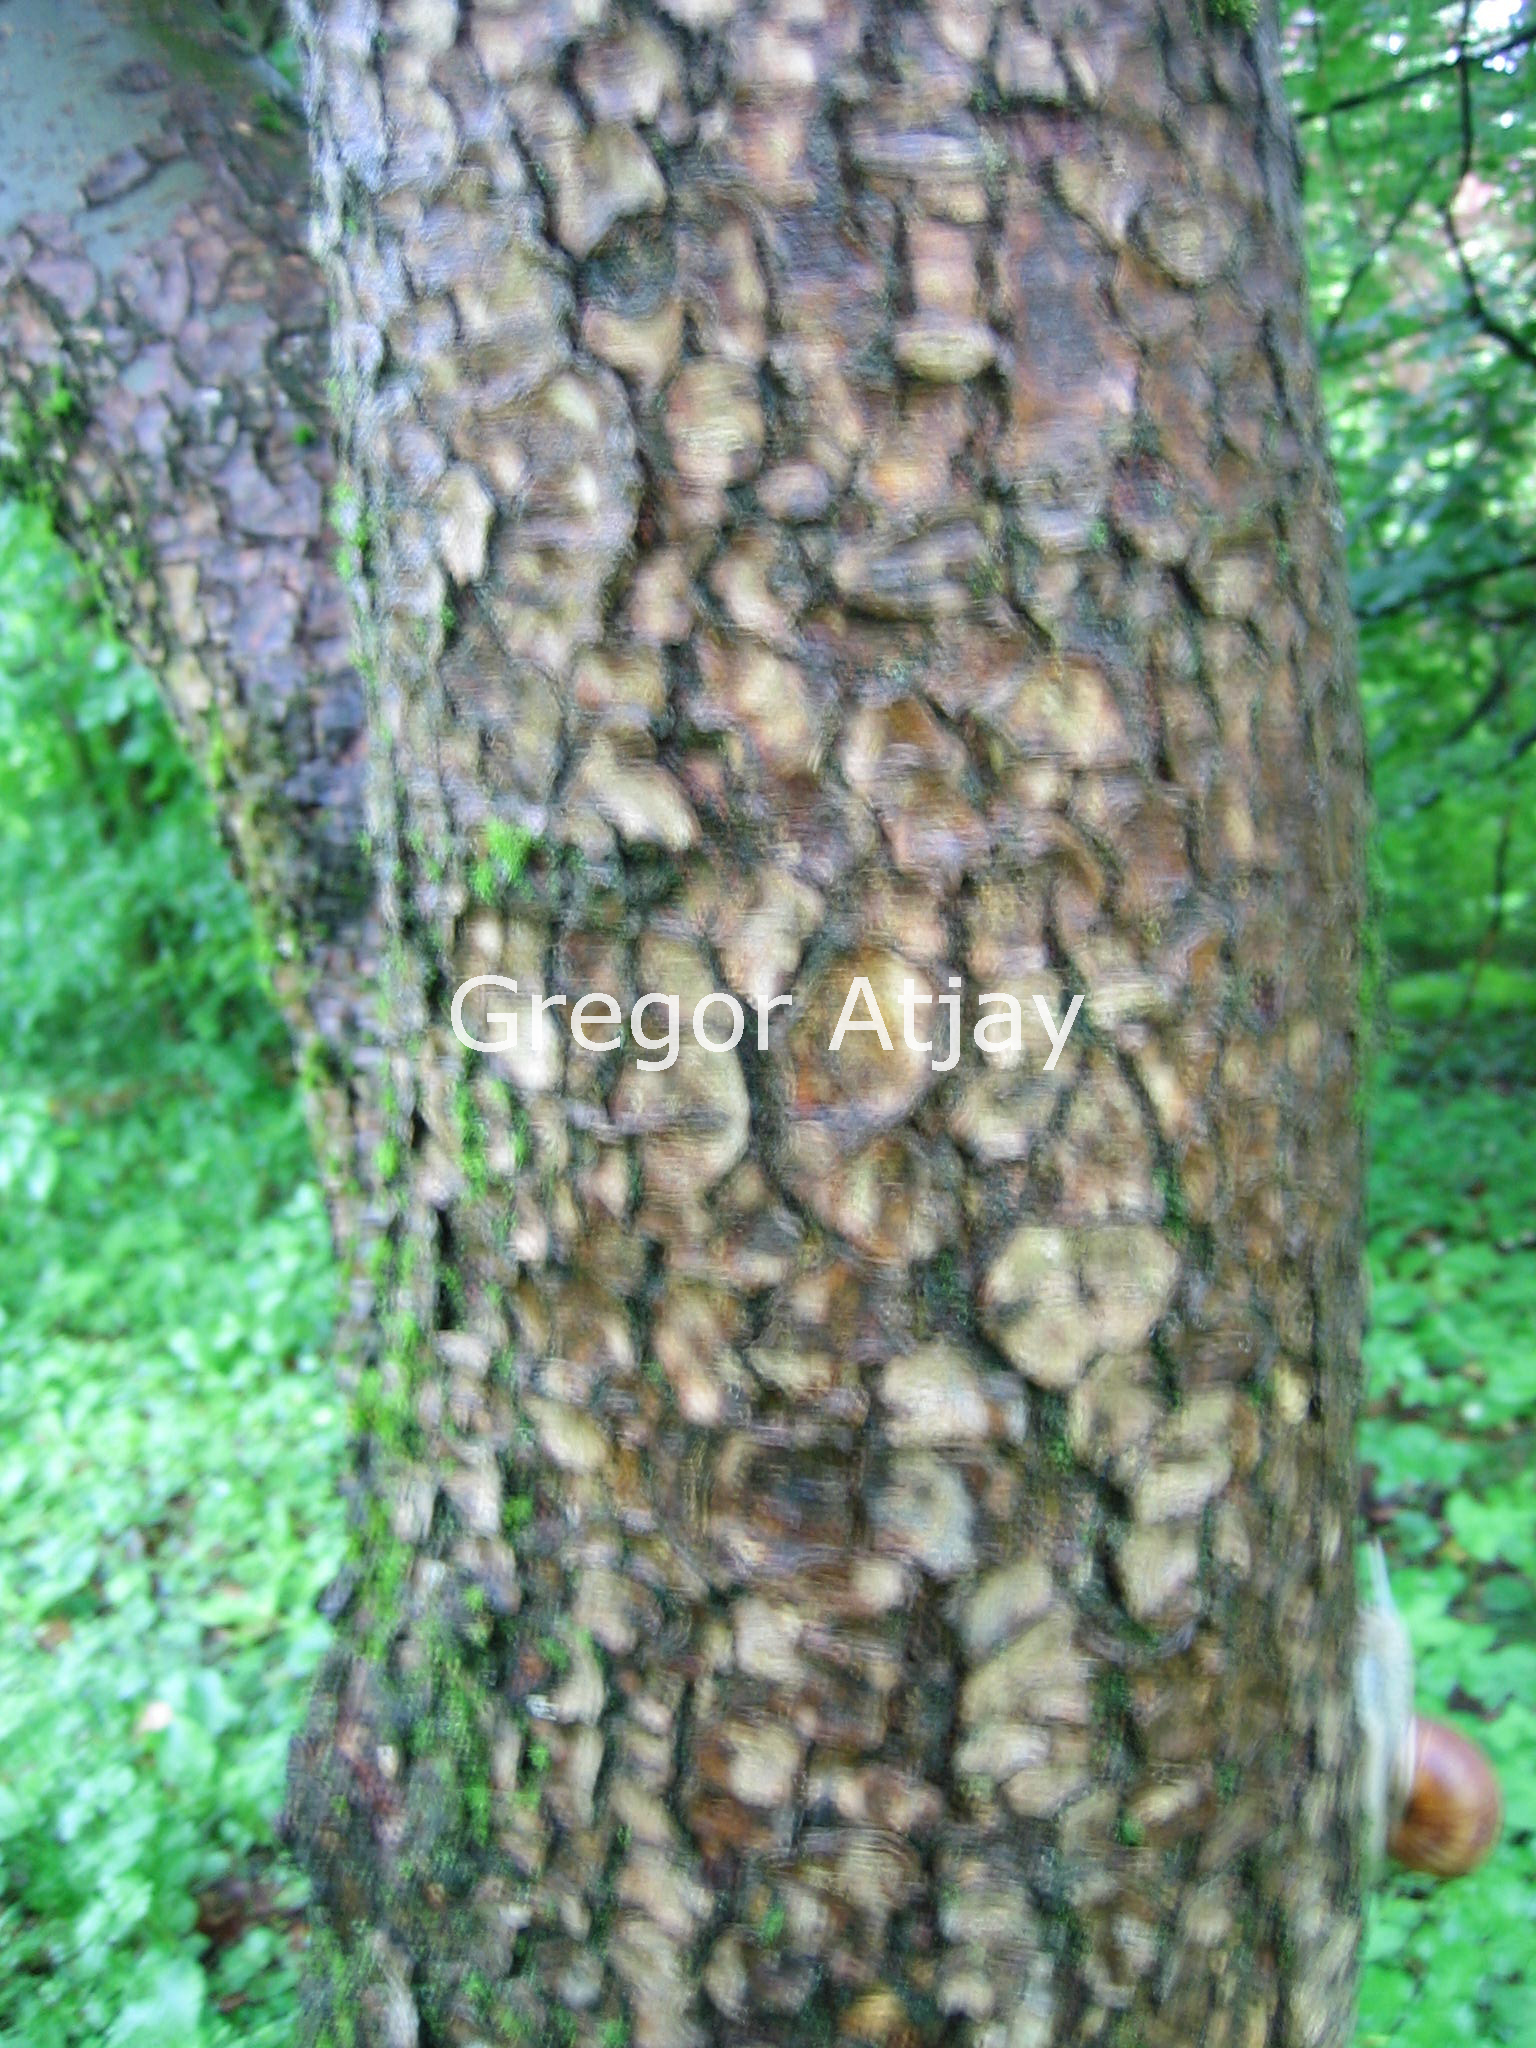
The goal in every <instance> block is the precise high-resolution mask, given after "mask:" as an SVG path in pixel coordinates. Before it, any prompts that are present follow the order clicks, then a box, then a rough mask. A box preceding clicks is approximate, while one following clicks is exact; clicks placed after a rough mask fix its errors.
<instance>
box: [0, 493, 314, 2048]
mask: <svg viewBox="0 0 1536 2048" xmlns="http://www.w3.org/2000/svg"><path fill="white" fill-rule="evenodd" d="M0 592H3V599H0V819H3V822H0V983H3V985H4V988H5V994H6V1012H7V1018H8V1022H9V1027H10V1029H9V1038H8V1055H9V1056H8V1058H7V1060H6V1063H5V1067H4V1070H3V1072H0V1518H3V1525H4V1530H5V1558H4V1569H3V1576H0V1754H3V1756H4V1758H5V1768H4V1775H3V1778H0V1949H3V1951H4V1955H5V1967H4V1971H3V1974H0V2038H3V2039H5V2040H6V2041H8V2042H14V2043H16V2044H17V2048H74V2044H77V2043H78V2044H82V2048H83V2044H86V2043H90V2044H92V2048H95V2044H106V2048H222V2044H226V2043H233V2042H236V2041H240V2042H247V2043H253V2042H261V2043H271V2044H272V2048H278V2044H286V2043H287V2042H288V2041H289V2040H290V2039H291V2038H292V2034H293V2028H294V2014H295V2005H294V1964H295V1947H296V1944H297V1942H298V1941H299V1939H300V1938H301V1933H302V1923H301V1921H300V1919H299V1916H298V1908H299V1906H300V1905H301V1903H302V1901H301V1894H300V1892H299V1889H298V1887H297V1886H296V1884H295V1881H294V1878H293V1874H292V1873H291V1871H289V1870H288V1869H286V1868H285V1866H284V1865H283V1863H282V1861H281V1858H280V1857H279V1856H278V1855H277V1854H276V1852H275V1849H274V1845H273V1840H272V1823H273V1817H274V1815H275V1813H276V1811H277V1809H278V1808H279V1806H280V1804H281V1800H282V1791H283V1774H284V1764H285V1754H286V1747H287V1743H288V1741H289V1738H290V1736H291V1734H292V1732H293V1729H294V1727H295V1725H296V1723H297V1719H298V1716H299V1713H300V1711H301V1706H302V1701H303V1697H304V1692H305V1687H306V1683H307V1679H308V1675H309V1673H310V1671H311V1669H312V1668H313V1665H314V1662H315V1660H316V1658H317V1656H318V1654H319V1652H320V1649H321V1647H322V1644H323V1641H324V1637H325V1627H324V1624H323V1623H322V1622H321V1621H320V1620H319V1619H318V1617H317V1616H316V1614H315V1599H316V1595H317V1594H318V1592H319V1591H320V1589H321V1588H322V1586H323V1585H324V1584H325V1583H326V1582H327V1580H328V1578H329V1577H330V1576H331V1574H332V1573H333V1571H334V1569H335V1566H336V1563H337V1561H338V1559H339V1557H340V1555H341V1551H342V1543H343V1531H342V1519H341V1512H340V1507H339V1503H338V1501H337V1495H336V1478H337V1464H338V1459H339V1454H340V1437H341V1427H342V1417H341V1413H340V1408H339V1404H338V1402H337V1401H336V1399H335V1398H334V1395H333V1393H332V1390H331V1388H330V1385H329V1382H328V1379H327V1376H326V1364H325V1346H326V1340H327V1333H328V1329H329V1325H330V1321H331V1315H332V1310H333V1293H334V1282H333V1278H332V1270H331V1258H330V1251H329V1240H328V1233H327V1230H326V1226H325V1221H324V1217H323V1214H322V1210H321V1204H320V1200H319V1196H318V1193H317V1191H316V1189H315V1187H314V1185H313V1182H312V1180H311V1178H310V1173H311V1169H310V1163H309V1154H308V1146H307V1139H306V1134H305V1131H304V1127H303V1123H302V1119H301V1118H300V1116H299V1114H298V1109H297V1104H296V1102H295V1099H294V1096H293V1092H292V1088H291V1075H290V1073H289V1071H288V1069H289V1059H288V1054H287V1048H286V1044H285V1040H284V1035H283V1032H282V1030H281V1027H280V1026H279V1024H278V1022H277V1020H276V1018H275V1017H274V1016H273V1014H272V1012H271V1009H270V1007H269V1005H268V1003H267V1002H266V1000H265V999H264V997H263V995H262V993H261V989H260V985H259V980H258V976H257V973H256V968H255V960H254V952H253V942H252V932H251V925H250V916H249V911H248V909H247V907H246V905H245V903H244V901H243V899H242V897H241V895H240V892H239V891H238V889H237V888H236V887H235V885H234V883H233V881H232V880H231V877H230V875H229V872H228V869H227V867H226V865H225V863H224V861H223V860H222V858H221V857H220V855H219V853H218V851H217V848H216V844H215V841H214V837H213V833H212V829H211V821H210V815H209V808H208V804H207V800H206V797H205V796H204V794H203V792H202V791H201V790H200V789H199V787H198V785H197V783H196V781H195V780H194V778H193V776H192V774H191V772H190V770H189V769H188V767H187V765H186V763H185V761H184V759H183V757H182V756H181V754H180V752H179V750H178V749H177V747H176V745H175V743H174V740H173V738H172V735H171V734H170V731H169V729H168V726H167V723H166V720H165V716H164V713H163V712H162V710H161V708H160V705H159V702H158V699H157V697H156V695H155V692H154V689H153V686H152V685H151V684H150V682H149V681H148V679H147V678H146V677H145V676H144V675H143V674H142V673H141V672H140V671H139V670H138V669H137V668H136V667H135V666H134V665H133V664H132V663H131V662H130V661H129V660H128V659H127V657H126V656H125V655H124V653H123V651H122V649H121V648H120V647H118V646H117V645H116V644H115V643H113V642H111V641H109V640H106V639H104V638H103V635H102V632H101V628H100V626H99V624H98V623H97V622H96V620H95V619H94V618H92V617H91V616H90V615H89V613H88V612H87V611H85V610H84V609H83V608H82V602H81V600H82V597H83V594H84V590H83V586H82V584H81V581H80V578H79V576H78V574H77V572H76V571H75V570H74V569H73V568H72V566H71V564H70V562H69V559H68V557H67V556H66V555H65V554H64V552H63V550H62V549H60V548H59V547H58V546H57V545H56V543H54V542H53V541H52V540H51V539H50V538H49V536H48V534H47V530H46V527H45V524H44V522H43V520H42V518H41V516H40V515H39V514H38V513H36V512H35V511H33V510H32V509H31V508H26V507H19V506H3V507H0ZM200 1916H201V1919H202V1922H203V1926H202V1929H201V1930H200V1928H199V1918H200Z"/></svg>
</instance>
